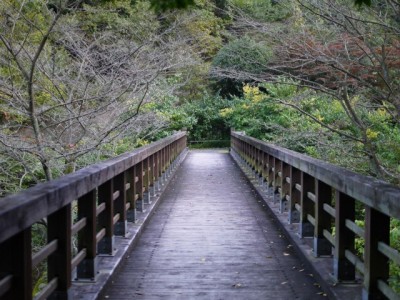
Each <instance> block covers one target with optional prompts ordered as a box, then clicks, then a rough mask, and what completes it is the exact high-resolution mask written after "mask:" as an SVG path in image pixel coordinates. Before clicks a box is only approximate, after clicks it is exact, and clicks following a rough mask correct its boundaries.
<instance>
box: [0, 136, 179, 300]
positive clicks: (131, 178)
mask: <svg viewBox="0 0 400 300" xmlns="http://www.w3.org/2000/svg"><path fill="white" fill-rule="evenodd" d="M185 148H186V133H185V132H179V133H176V134H174V135H173V136H171V137H167V138H165V139H162V140H160V141H157V142H154V143H152V144H150V145H147V146H144V147H141V148H138V149H136V150H134V151H132V152H130V153H126V154H123V155H121V156H118V157H116V158H113V159H111V160H108V161H105V162H102V163H99V164H96V165H91V166H89V167H87V168H84V169H82V170H79V171H77V172H75V173H73V174H70V175H67V176H64V177H62V178H60V179H57V180H54V181H51V182H47V183H43V184H39V185H37V186H35V187H33V188H30V189H28V190H26V191H23V192H21V193H19V194H16V195H12V196H9V197H6V198H4V199H1V200H0V254H1V255H0V299H13V300H14V299H31V298H32V271H31V270H32V266H33V265H34V266H36V265H38V264H39V263H40V262H42V261H45V260H46V259H47V265H48V267H47V270H48V271H47V274H48V281H49V284H48V285H47V287H46V288H44V289H43V291H42V292H41V293H40V294H39V295H38V296H37V297H38V298H37V299H46V298H47V297H48V296H50V297H49V299H70V293H69V288H70V286H71V274H72V272H73V271H74V270H73V269H74V268H77V271H76V277H77V279H84V280H94V279H95V277H96V274H97V262H96V261H97V260H96V256H97V254H106V255H112V254H113V251H114V247H113V242H114V236H115V235H121V236H124V235H125V233H126V224H127V222H128V219H129V221H135V218H134V215H135V214H134V210H135V209H136V203H135V201H136V199H138V200H141V198H140V197H143V192H144V191H145V189H146V191H147V190H148V188H149V186H148V184H147V185H146V186H145V187H144V186H143V185H140V186H139V185H138V184H137V183H142V182H143V181H144V179H143V177H145V178H146V180H147V181H148V182H149V183H151V184H154V182H155V180H157V179H158V178H154V176H153V175H154V164H153V162H154V161H155V160H157V161H161V165H160V168H161V169H162V170H164V171H167V170H168V169H167V168H168V165H169V164H170V163H171V162H172V161H173V160H174V159H175V158H176V157H177V156H178V155H179V153H181V152H182V151H183V150H184V149H185ZM165 149H168V151H167V152H166V151H165ZM162 156H165V159H164V160H161V157H162ZM143 161H145V162H147V164H146V166H148V163H149V162H152V165H151V166H149V168H148V169H146V170H143V171H145V172H141V173H140V174H138V173H137V172H135V171H138V170H142V163H143ZM149 174H151V176H152V178H149ZM75 200H76V201H77V205H75V204H74V203H75V202H74V201H75ZM73 202H74V203H73ZM75 207H77V209H78V214H77V219H76V220H75V223H72V221H73V219H75V218H73V216H72V210H73V209H74V208H75ZM128 216H129V217H128ZM42 219H46V220H47V224H48V225H47V229H48V232H47V237H48V245H47V246H45V247H44V248H43V249H42V250H40V251H39V252H38V253H35V255H33V256H32V253H31V246H30V245H31V235H30V230H31V226H32V225H33V224H34V223H35V222H38V221H40V220H42ZM73 235H77V240H78V243H77V254H76V255H75V256H74V257H73V254H72V251H71V250H72V245H71V243H72V236H73ZM23 245H25V246H23ZM10 276H11V277H10ZM10 283H11V284H10Z"/></svg>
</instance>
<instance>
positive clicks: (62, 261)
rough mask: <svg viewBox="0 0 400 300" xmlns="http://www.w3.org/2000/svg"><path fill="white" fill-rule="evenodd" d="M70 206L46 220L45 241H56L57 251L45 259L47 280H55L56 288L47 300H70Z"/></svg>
mask: <svg viewBox="0 0 400 300" xmlns="http://www.w3.org/2000/svg"><path fill="white" fill-rule="evenodd" d="M71 223H72V220H71V204H67V205H66V206H64V207H63V208H61V209H59V210H57V211H56V212H54V213H52V214H51V215H49V216H48V218H47V228H48V229H47V240H48V241H49V242H51V241H53V240H55V239H56V240H57V241H58V247H57V250H56V251H55V252H54V253H52V254H51V255H49V257H48V258H47V280H48V282H51V281H52V280H53V279H55V278H57V288H56V289H55V291H54V292H53V293H52V294H51V296H50V297H49V298H48V299H51V300H56V299H61V300H64V299H71V296H70V295H69V288H70V287H71V225H72V224H71Z"/></svg>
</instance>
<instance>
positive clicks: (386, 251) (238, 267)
mask: <svg viewBox="0 0 400 300" xmlns="http://www.w3.org/2000/svg"><path fill="white" fill-rule="evenodd" d="M240 169H241V170H240ZM399 200H400V189H399V188H397V187H394V186H391V185H389V184H387V183H385V182H382V181H379V180H375V179H372V178H369V177H365V176H361V175H358V174H355V173H353V172H350V171H347V170H344V169H342V168H339V167H336V166H333V165H330V164H328V163H325V162H321V161H319V160H316V159H312V158H310V157H307V156H304V155H301V154H298V153H295V152H293V151H289V150H287V149H283V148H279V147H276V146H272V145H268V144H266V143H264V142H261V141H259V140H256V139H253V138H251V137H248V136H246V135H244V134H242V133H239V132H232V134H231V148H230V152H228V151H211V150H208V151H204V150H203V151H189V152H188V150H187V148H186V134H185V133H184V132H180V133H177V134H175V135H173V136H171V137H168V138H165V139H163V140H160V141H158V142H155V143H153V144H150V145H148V146H145V147H142V148H139V149H136V150H135V151H133V152H131V153H127V154H125V155H122V156H119V157H117V158H114V159H112V160H109V161H106V162H103V163H100V164H96V165H92V166H89V167H87V168H85V169H82V170H80V171H78V172H76V173H73V174H70V175H68V176H65V177H63V178H60V179H58V180H54V181H52V182H49V183H44V184H41V185H38V186H36V187H33V188H31V189H29V190H26V191H24V192H22V193H19V194H16V195H13V196H10V197H7V198H5V199H2V200H0V299H13V300H14V299H24V300H25V299H32V298H34V299H96V298H98V299H319V298H323V297H329V298H331V299H399V295H398V294H396V292H395V291H394V290H393V289H392V288H391V287H390V284H389V282H390V270H389V263H390V264H392V265H394V266H396V265H397V266H399V265H400V255H399V253H398V251H397V250H395V249H393V248H392V247H391V246H390V238H389V232H390V220H391V219H392V218H395V219H400V201H399ZM356 206H357V208H362V207H363V208H364V210H365V214H361V216H359V214H357V215H356ZM356 218H357V219H356ZM361 218H362V220H361ZM43 219H45V220H46V223H47V239H48V243H47V245H45V246H44V247H42V248H41V249H40V250H39V251H37V252H35V253H32V246H31V243H32V241H31V227H32V225H33V224H34V223H36V222H38V221H40V220H43ZM357 221H363V223H364V224H365V225H364V226H363V227H360V226H358V225H357V223H359V222H357ZM356 242H357V243H362V244H363V245H364V247H363V251H362V252H363V253H361V254H360V253H357V252H356V249H355V243H356ZM39 264H45V265H47V277H48V278H47V279H48V284H47V285H46V286H45V287H43V289H42V290H41V291H40V292H39V293H38V294H37V295H34V296H33V295H32V285H33V282H32V281H33V280H32V269H33V268H35V267H36V266H38V265H39Z"/></svg>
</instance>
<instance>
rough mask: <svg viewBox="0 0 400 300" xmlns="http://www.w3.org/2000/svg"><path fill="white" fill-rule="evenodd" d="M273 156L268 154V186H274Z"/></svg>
mask: <svg viewBox="0 0 400 300" xmlns="http://www.w3.org/2000/svg"><path fill="white" fill-rule="evenodd" d="M274 166H275V158H274V157H273V156H272V155H268V187H272V186H274V181H275V173H274Z"/></svg>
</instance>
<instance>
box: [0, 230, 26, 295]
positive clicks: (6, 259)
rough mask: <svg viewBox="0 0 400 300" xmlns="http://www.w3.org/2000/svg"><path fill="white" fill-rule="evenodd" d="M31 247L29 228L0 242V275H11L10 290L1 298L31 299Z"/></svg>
mask: <svg viewBox="0 0 400 300" xmlns="http://www.w3.org/2000/svg"><path fill="white" fill-rule="evenodd" d="M31 249H32V247H31V228H27V229H25V230H23V231H21V232H20V233H18V234H16V235H14V236H13V237H11V238H9V239H8V240H6V241H5V242H3V243H0V276H3V275H5V276H6V275H11V276H12V279H11V287H10V290H9V291H8V292H6V293H5V294H4V295H3V296H2V298H1V299H4V300H15V299H21V300H29V299H32V250H31ZM0 279H2V278H0Z"/></svg>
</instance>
